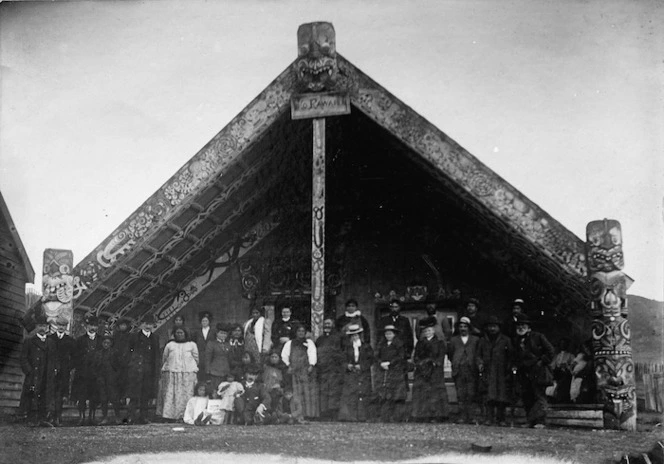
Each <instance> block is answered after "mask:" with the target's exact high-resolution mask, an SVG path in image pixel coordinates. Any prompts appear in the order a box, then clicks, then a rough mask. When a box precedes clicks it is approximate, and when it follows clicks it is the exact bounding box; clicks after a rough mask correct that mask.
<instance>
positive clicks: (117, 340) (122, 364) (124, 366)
mask: <svg viewBox="0 0 664 464" xmlns="http://www.w3.org/2000/svg"><path fill="white" fill-rule="evenodd" d="M130 338H131V334H130V333H129V332H128V331H127V332H116V333H115V334H113V348H114V349H115V351H116V352H117V353H118V362H119V367H118V382H117V388H118V396H119V397H120V398H127V394H126V391H127V377H128V374H129V360H130V359H131V352H130V351H129V339H130Z"/></svg>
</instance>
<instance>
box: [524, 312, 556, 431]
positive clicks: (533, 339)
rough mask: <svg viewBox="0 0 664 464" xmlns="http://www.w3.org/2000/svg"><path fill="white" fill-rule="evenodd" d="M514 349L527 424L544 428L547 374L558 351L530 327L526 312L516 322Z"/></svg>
mask: <svg viewBox="0 0 664 464" xmlns="http://www.w3.org/2000/svg"><path fill="white" fill-rule="evenodd" d="M514 350H515V365H516V367H517V379H518V382H519V384H520V386H521V399H522V400H523V406H524V408H525V409H526V419H527V421H528V423H527V426H529V427H534V428H543V427H544V426H545V425H544V424H545V421H546V405H547V402H546V393H545V389H546V387H547V386H548V380H544V377H546V376H545V375H544V374H545V370H546V368H547V367H548V365H549V364H550V363H551V361H552V360H553V357H554V356H555V351H554V349H553V346H552V345H551V343H550V342H549V340H547V338H546V337H545V336H544V335H543V334H541V333H539V332H534V331H533V330H532V329H531V321H530V319H528V316H526V315H524V314H521V315H519V317H518V318H517V321H516V337H515V338H514Z"/></svg>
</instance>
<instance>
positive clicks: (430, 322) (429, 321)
mask: <svg viewBox="0 0 664 464" xmlns="http://www.w3.org/2000/svg"><path fill="white" fill-rule="evenodd" d="M436 323H437V321H436V318H435V317H425V318H424V319H420V329H426V328H429V327H436Z"/></svg>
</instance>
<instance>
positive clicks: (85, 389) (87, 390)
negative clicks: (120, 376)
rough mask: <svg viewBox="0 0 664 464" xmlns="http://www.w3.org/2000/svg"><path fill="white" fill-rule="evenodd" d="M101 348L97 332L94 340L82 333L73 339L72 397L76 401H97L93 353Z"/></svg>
mask: <svg viewBox="0 0 664 464" xmlns="http://www.w3.org/2000/svg"><path fill="white" fill-rule="evenodd" d="M99 350H101V337H100V336H99V334H97V336H96V337H95V339H94V340H92V339H90V337H88V335H87V334H83V335H82V336H80V337H78V338H77V339H76V340H75V341H74V354H73V361H74V367H75V368H76V373H75V375H74V384H73V386H72V398H73V399H74V400H78V401H85V400H92V401H97V399H98V389H97V376H96V375H95V369H96V367H95V361H94V359H95V353H96V352H97V351H99Z"/></svg>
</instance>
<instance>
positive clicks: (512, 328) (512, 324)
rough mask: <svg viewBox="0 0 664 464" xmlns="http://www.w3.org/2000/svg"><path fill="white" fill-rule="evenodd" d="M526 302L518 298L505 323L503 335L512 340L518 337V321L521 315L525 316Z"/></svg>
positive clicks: (513, 303)
mask: <svg viewBox="0 0 664 464" xmlns="http://www.w3.org/2000/svg"><path fill="white" fill-rule="evenodd" d="M523 307H524V302H523V300H522V299H521V298H517V299H515V300H514V301H513V302H512V309H511V310H510V315H509V316H508V317H507V318H506V319H505V321H504V322H503V333H504V334H505V335H507V336H508V337H509V338H510V339H513V338H514V337H515V336H516V319H517V318H518V317H519V315H521V314H524V311H523Z"/></svg>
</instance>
